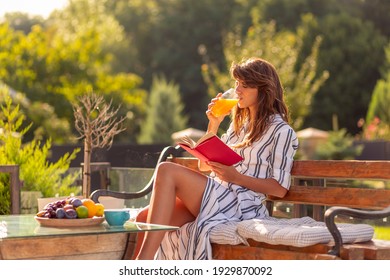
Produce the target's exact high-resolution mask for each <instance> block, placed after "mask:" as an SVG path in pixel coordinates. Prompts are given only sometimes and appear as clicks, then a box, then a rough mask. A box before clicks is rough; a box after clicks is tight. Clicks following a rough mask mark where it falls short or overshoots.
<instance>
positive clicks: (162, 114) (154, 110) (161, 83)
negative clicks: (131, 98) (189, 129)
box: [138, 77, 187, 144]
mask: <svg viewBox="0 0 390 280" xmlns="http://www.w3.org/2000/svg"><path fill="white" fill-rule="evenodd" d="M147 108H148V109H147V112H146V119H145V121H144V123H143V125H141V133H140V137H139V140H138V141H139V143H141V144H151V143H168V144H169V143H171V142H172V138H171V135H172V133H174V132H177V131H180V130H182V129H184V128H186V126H187V117H185V116H184V115H183V109H184V105H183V104H182V103H181V99H180V90H179V86H178V85H175V84H174V83H173V82H168V81H167V80H166V78H165V77H160V78H159V77H155V78H154V79H153V84H152V88H151V92H150V97H149V102H148V106H147Z"/></svg>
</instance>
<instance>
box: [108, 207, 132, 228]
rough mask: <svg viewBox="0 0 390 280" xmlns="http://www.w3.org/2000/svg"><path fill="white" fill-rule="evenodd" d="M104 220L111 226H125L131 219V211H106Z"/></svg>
mask: <svg viewBox="0 0 390 280" xmlns="http://www.w3.org/2000/svg"><path fill="white" fill-rule="evenodd" d="M104 218H105V219H106V221H107V223H108V224H109V225H110V226H123V225H124V223H126V222H127V221H128V220H129V219H130V209H125V208H124V209H104Z"/></svg>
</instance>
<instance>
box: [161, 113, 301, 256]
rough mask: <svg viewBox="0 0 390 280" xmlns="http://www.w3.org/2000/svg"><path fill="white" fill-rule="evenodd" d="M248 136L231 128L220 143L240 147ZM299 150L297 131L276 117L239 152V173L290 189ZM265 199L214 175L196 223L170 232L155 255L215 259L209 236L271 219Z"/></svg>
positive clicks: (207, 188)
mask: <svg viewBox="0 0 390 280" xmlns="http://www.w3.org/2000/svg"><path fill="white" fill-rule="evenodd" d="M245 134H246V128H243V129H242V131H241V132H240V134H239V135H238V136H236V135H235V134H234V133H233V130H232V125H230V127H229V129H228V130H227V132H226V133H225V134H224V135H223V136H222V137H221V139H222V140H223V141H224V142H225V143H227V144H228V145H234V144H236V143H241V142H242V141H243V138H244V136H245ZM297 148H298V139H297V137H296V134H295V132H294V130H293V129H292V128H291V127H290V126H289V125H288V124H287V123H285V122H284V121H283V119H282V118H281V116H280V115H275V116H274V117H273V121H272V125H271V126H270V127H269V129H268V131H267V133H265V135H264V136H263V137H262V138H261V139H259V140H258V141H257V142H255V143H253V144H252V145H251V146H249V147H243V148H238V149H236V152H238V153H239V154H240V155H241V156H242V157H243V158H244V160H243V161H241V162H239V163H238V164H236V166H235V167H236V169H237V170H238V171H239V172H240V173H242V174H245V175H248V176H252V177H256V178H274V179H275V180H276V181H278V182H279V183H280V184H281V185H282V186H283V187H284V188H286V189H289V187H290V171H291V168H292V163H293V157H294V155H295V152H296V150H297ZM264 200H265V195H264V194H262V193H256V192H254V191H252V190H249V189H247V188H245V187H242V186H239V185H235V184H232V183H228V182H224V181H222V180H220V179H219V178H217V177H214V176H213V174H211V175H210V177H209V178H208V180H207V185H206V189H205V192H204V194H203V199H202V204H201V207H200V213H199V215H198V216H197V217H196V219H195V221H193V222H190V223H187V224H185V225H183V226H182V227H180V229H178V230H177V231H171V232H167V233H166V234H165V237H164V239H163V241H162V243H161V246H160V248H159V250H158V252H157V254H156V259H162V260H172V259H176V260H207V259H211V258H212V250H211V244H210V238H209V234H210V231H211V229H212V228H213V227H215V226H216V225H218V224H221V223H226V222H228V221H236V222H239V221H243V220H249V219H254V218H262V217H264V216H267V215H268V211H267V209H266V207H265V206H264V204H263V201H264Z"/></svg>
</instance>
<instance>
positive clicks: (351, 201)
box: [169, 157, 390, 216]
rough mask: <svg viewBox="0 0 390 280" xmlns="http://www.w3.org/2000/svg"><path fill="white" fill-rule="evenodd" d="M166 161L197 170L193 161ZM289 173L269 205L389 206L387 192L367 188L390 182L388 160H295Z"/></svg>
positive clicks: (180, 158)
mask: <svg viewBox="0 0 390 280" xmlns="http://www.w3.org/2000/svg"><path fill="white" fill-rule="evenodd" d="M169 160H170V161H172V162H176V163H179V164H182V165H184V166H187V167H189V168H192V169H194V170H198V166H197V159H195V158H191V157H177V158H169ZM291 173H292V184H291V188H290V190H289V192H288V193H287V195H286V196H285V197H283V198H277V197H269V198H268V200H269V201H270V202H291V203H294V204H307V205H322V206H345V207H353V208H363V209H365V208H366V209H383V208H385V207H387V206H389V205H390V189H386V188H383V186H380V188H368V186H367V182H371V183H372V182H374V181H375V182H378V183H379V184H382V183H381V182H383V181H384V182H385V181H388V180H390V161H361V160H297V161H294V165H293V169H292V171H291ZM382 185H383V184H382ZM268 207H270V205H268ZM299 215H300V214H296V215H294V216H299Z"/></svg>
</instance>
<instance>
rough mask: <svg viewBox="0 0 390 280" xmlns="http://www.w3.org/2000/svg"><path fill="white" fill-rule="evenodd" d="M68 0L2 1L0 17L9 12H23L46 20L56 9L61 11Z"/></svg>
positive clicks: (0, 1) (0, 3)
mask: <svg viewBox="0 0 390 280" xmlns="http://www.w3.org/2000/svg"><path fill="white" fill-rule="evenodd" d="M67 3H68V0H0V17H3V16H4V14H5V13H8V12H23V13H29V14H31V15H40V16H43V17H44V18H46V17H48V16H49V14H50V13H51V12H52V11H53V10H55V9H61V8H63V7H64V6H65V5H66V4H67Z"/></svg>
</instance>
